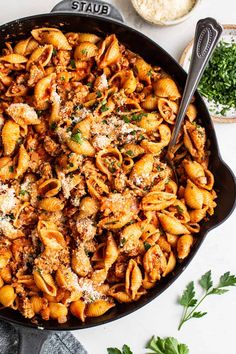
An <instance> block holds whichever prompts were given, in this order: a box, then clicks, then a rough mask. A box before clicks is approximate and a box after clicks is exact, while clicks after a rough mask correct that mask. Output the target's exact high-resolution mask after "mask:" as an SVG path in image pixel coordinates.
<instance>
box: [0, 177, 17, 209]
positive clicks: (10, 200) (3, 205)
mask: <svg viewBox="0 0 236 354" xmlns="http://www.w3.org/2000/svg"><path fill="white" fill-rule="evenodd" d="M16 203H17V198H16V196H15V190H14V188H12V187H11V188H9V187H8V185H7V184H0V211H1V212H2V214H3V215H6V214H9V213H10V212H11V211H12V209H13V208H14V207H15V206H16Z"/></svg>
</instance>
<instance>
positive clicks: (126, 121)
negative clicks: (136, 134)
mask: <svg viewBox="0 0 236 354" xmlns="http://www.w3.org/2000/svg"><path fill="white" fill-rule="evenodd" d="M122 118H123V121H124V122H125V123H130V119H129V118H128V117H127V116H123V117H122Z"/></svg>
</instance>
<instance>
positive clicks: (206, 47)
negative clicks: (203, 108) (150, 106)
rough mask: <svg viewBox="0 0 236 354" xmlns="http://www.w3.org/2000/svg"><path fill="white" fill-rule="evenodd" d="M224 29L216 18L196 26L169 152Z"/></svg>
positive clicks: (204, 20) (208, 19) (199, 22)
mask: <svg viewBox="0 0 236 354" xmlns="http://www.w3.org/2000/svg"><path fill="white" fill-rule="evenodd" d="M222 31H223V28H222V26H221V25H220V24H219V23H218V22H216V20H215V19H214V18H211V17H207V18H205V19H202V20H199V21H198V23H197V26H196V31H195V36H194V44H193V52H192V58H191V63H190V68H189V72H188V76H187V80H186V84H185V88H184V93H183V97H182V100H181V103H180V107H179V112H178V115H177V118H176V122H175V126H174V129H173V132H172V135H171V139H170V143H169V146H168V152H169V153H171V150H172V148H173V147H174V146H175V144H176V141H177V138H178V134H179V131H180V128H181V126H182V122H183V119H184V117H185V113H186V110H187V108H188V105H189V103H190V101H191V98H192V96H193V94H194V92H195V90H196V88H197V85H198V83H199V81H200V79H201V77H202V74H203V72H204V70H205V67H206V64H207V63H208V61H209V59H210V57H211V55H212V53H213V51H214V49H215V47H216V45H217V42H218V40H219V38H220V36H221V33H222Z"/></svg>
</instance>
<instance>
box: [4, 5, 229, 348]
mask: <svg viewBox="0 0 236 354" xmlns="http://www.w3.org/2000/svg"><path fill="white" fill-rule="evenodd" d="M81 3H82V2H79V1H72V0H64V1H62V2H61V3H59V4H58V5H57V6H56V7H55V8H54V9H53V11H55V10H56V11H64V12H56V13H50V14H43V15H37V16H30V17H26V18H23V19H20V20H16V21H13V22H10V23H7V24H5V25H3V26H1V27H0V49H1V46H2V45H3V43H4V42H5V41H7V40H8V41H9V40H10V41H13V42H14V41H18V40H20V39H22V38H27V36H29V35H30V31H31V30H32V29H33V28H36V27H57V28H60V29H62V30H63V31H65V32H71V31H75V32H78V31H79V32H93V33H96V34H98V35H100V36H106V35H107V34H110V33H115V34H116V35H117V37H118V39H119V40H120V42H121V43H123V44H124V45H125V46H126V47H127V48H129V49H131V50H132V51H133V52H136V53H139V54H140V55H141V56H142V57H143V58H144V59H146V60H147V61H148V62H150V63H153V64H156V65H157V64H158V65H160V66H161V67H162V68H163V69H164V70H165V71H166V72H168V73H169V74H170V75H172V76H173V78H174V79H175V80H176V81H177V83H178V84H179V86H180V87H183V86H184V83H185V80H186V73H185V71H184V70H183V69H182V68H181V67H180V66H179V64H178V63H177V62H176V61H175V60H174V59H173V58H172V57H171V56H170V55H169V54H168V53H166V52H165V51H164V50H163V49H162V48H161V47H159V45H158V44H156V43H155V42H153V41H152V40H150V39H149V38H148V37H146V36H144V35H143V34H141V33H140V32H138V31H136V30H134V29H132V28H130V27H128V26H126V25H124V24H123V23H121V22H120V21H122V16H121V15H120V14H119V13H118V11H117V10H116V9H114V8H113V7H111V5H110V4H105V3H103V5H101V4H102V3H101V2H99V1H97V0H96V1H95V2H93V1H92V2H91V1H83V3H85V4H86V6H84V7H83V9H81V6H82V5H81ZM94 4H95V5H96V7H95V8H93V6H94ZM104 4H105V5H104ZM99 6H100V7H99ZM69 10H70V11H71V10H73V11H74V13H73V12H72V13H69V12H68V11H69ZM92 10H95V12H96V11H97V12H100V15H102V17H98V16H94V15H93V14H92V13H91V12H92ZM65 11H67V12H65ZM86 11H87V12H86ZM78 12H80V13H78ZM88 12H89V14H88ZM110 17H113V18H115V20H114V19H111V18H110ZM170 40H171V38H170ZM195 96H196V105H197V109H198V112H199V117H201V119H202V124H203V125H204V127H205V128H206V132H207V136H208V138H209V139H210V142H211V148H210V149H211V159H210V160H211V161H210V169H211V171H212V172H213V174H214V176H215V189H216V191H217V194H218V198H217V204H218V205H217V207H216V209H215V214H214V215H213V216H212V217H210V219H209V221H207V222H204V223H203V225H202V226H201V231H200V234H199V236H198V237H197V242H196V244H195V246H194V248H193V250H192V252H191V254H190V255H189V256H188V258H187V259H186V260H184V261H183V262H181V263H179V264H178V265H177V266H176V268H175V270H174V271H173V272H172V273H171V274H169V275H168V276H167V277H166V278H164V279H162V280H161V281H160V282H159V283H158V285H157V286H156V287H155V288H153V289H151V290H149V291H148V293H147V295H145V296H143V297H141V298H140V300H138V301H136V302H134V303H130V304H128V305H125V304H119V305H117V306H116V307H115V308H113V309H111V310H110V311H109V312H108V313H106V314H104V315H103V316H101V317H98V318H90V319H88V320H87V321H86V323H81V322H80V321H79V320H78V319H76V318H75V317H71V318H70V319H69V320H68V322H66V323H64V324H57V323H56V322H55V321H43V320H40V319H39V323H38V325H36V324H32V323H31V322H30V320H29V319H25V318H24V317H23V316H22V315H20V314H19V313H18V312H17V311H13V310H11V309H7V308H5V309H3V310H1V311H0V318H1V319H3V320H6V321H9V322H11V323H12V324H14V325H15V326H16V327H17V329H18V330H19V333H20V338H21V341H20V342H21V345H20V347H21V349H20V351H21V353H24V354H36V353H39V352H40V350H41V347H42V345H43V342H44V341H45V339H46V338H47V336H48V334H51V333H52V332H49V331H48V330H50V331H59V330H73V329H82V328H88V327H92V326H97V325H100V324H104V323H107V322H110V321H113V320H115V319H118V318H121V317H123V316H126V315H128V314H129V313H131V312H133V311H135V310H137V309H139V308H141V307H142V306H144V305H145V304H147V303H148V302H150V301H152V300H153V299H154V298H156V297H157V296H158V295H160V294H161V293H162V292H163V291H164V290H165V289H166V288H167V287H168V286H170V285H171V284H172V283H173V282H174V281H175V280H176V279H177V277H178V276H179V275H180V274H181V273H182V272H183V271H184V269H185V268H186V266H187V265H188V264H189V263H190V262H191V260H192V259H193V257H194V256H195V254H196V253H197V251H198V249H199V247H200V245H201V243H202V242H203V240H204V238H205V237H206V235H207V233H208V232H209V231H210V230H212V229H213V228H214V227H216V226H217V225H219V224H221V223H222V222H223V221H225V220H226V218H227V217H228V216H229V215H230V214H231V213H232V211H233V209H234V207H235V199H236V182H235V177H234V175H233V173H232V171H231V170H230V168H229V167H228V166H227V165H226V164H225V163H224V162H223V160H222V158H221V156H220V152H219V148H218V144H217V140H216V135H215V131H214V127H213V124H212V121H211V118H210V115H209V112H208V110H207V108H206V106H205V104H204V102H203V99H202V98H201V96H200V95H199V93H198V92H196V95H195ZM209 252H210V250H209ZM34 328H38V329H44V330H38V331H36V330H34Z"/></svg>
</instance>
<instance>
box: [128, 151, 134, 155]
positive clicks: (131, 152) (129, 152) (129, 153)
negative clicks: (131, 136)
mask: <svg viewBox="0 0 236 354" xmlns="http://www.w3.org/2000/svg"><path fill="white" fill-rule="evenodd" d="M126 154H127V155H129V156H133V154H134V153H133V151H132V150H127V151H126Z"/></svg>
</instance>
